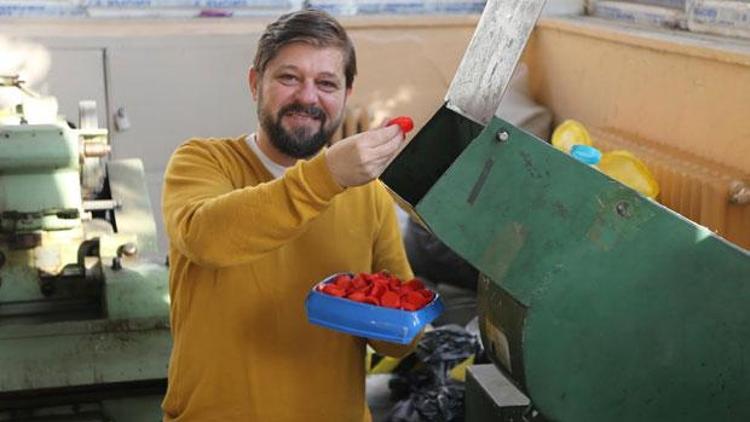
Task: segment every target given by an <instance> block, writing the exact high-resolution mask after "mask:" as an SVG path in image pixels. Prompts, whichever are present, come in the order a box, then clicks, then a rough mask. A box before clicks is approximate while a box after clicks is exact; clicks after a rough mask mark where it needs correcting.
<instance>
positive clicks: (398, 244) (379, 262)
mask: <svg viewBox="0 0 750 422" xmlns="http://www.w3.org/2000/svg"><path fill="white" fill-rule="evenodd" d="M376 183H377V186H376V187H377V192H376V194H377V197H378V199H377V204H378V214H379V215H380V217H381V218H380V220H381V224H380V228H379V231H378V235H377V237H376V239H375V244H374V245H373V264H372V265H373V268H372V271H373V272H377V271H381V270H387V271H389V272H391V273H393V274H395V275H396V276H398V277H399V278H400V279H401V280H404V281H408V280H411V279H412V278H414V274H413V273H412V270H411V267H410V266H409V261H408V260H407V258H406V251H405V250H404V242H403V240H402V238H401V231H400V229H399V225H398V219H397V218H396V209H395V208H394V207H395V204H394V202H393V198H391V195H390V194H389V193H388V191H387V190H386V189H385V187H384V186H382V184H381V182H380V181H378V182H376ZM421 337H422V333H419V335H417V337H415V338H414V340H413V341H412V342H411V344H397V343H389V342H386V341H379V340H368V343H369V344H370V346H372V348H373V349H375V351H376V352H377V353H379V354H381V355H385V356H392V357H401V356H405V355H407V354H408V353H410V352H411V351H412V350H414V348H415V347H416V345H417V343H418V342H419V339H420V338H421Z"/></svg>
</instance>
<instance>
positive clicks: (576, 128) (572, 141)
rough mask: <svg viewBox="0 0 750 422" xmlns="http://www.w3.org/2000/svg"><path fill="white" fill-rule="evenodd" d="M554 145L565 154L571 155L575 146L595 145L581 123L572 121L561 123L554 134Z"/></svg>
mask: <svg viewBox="0 0 750 422" xmlns="http://www.w3.org/2000/svg"><path fill="white" fill-rule="evenodd" d="M552 145H553V146H554V147H555V148H557V149H559V150H560V151H563V152H565V153H566V154H569V153H570V148H572V147H573V145H588V146H591V145H593V142H592V141H591V135H589V131H587V130H586V128H585V127H584V126H583V125H582V124H581V123H580V122H577V121H575V120H572V119H568V120H565V121H564V122H562V123H560V125H559V126H557V128H555V131H554V132H553V133H552Z"/></svg>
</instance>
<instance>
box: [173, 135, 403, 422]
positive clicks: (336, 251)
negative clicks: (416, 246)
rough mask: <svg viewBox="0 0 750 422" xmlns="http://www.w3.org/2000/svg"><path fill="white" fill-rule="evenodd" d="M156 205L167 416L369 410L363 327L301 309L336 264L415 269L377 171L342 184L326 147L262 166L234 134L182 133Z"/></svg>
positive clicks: (284, 417) (254, 417) (363, 415)
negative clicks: (164, 291)
mask: <svg viewBox="0 0 750 422" xmlns="http://www.w3.org/2000/svg"><path fill="white" fill-rule="evenodd" d="M162 205H163V213H164V221H165V225H166V229H167V233H168V234H169V238H170V250H169V259H170V268H169V270H170V275H169V289H170V296H171V315H170V317H171V324H172V337H173V349H172V356H171V360H170V364H169V388H168V391H167V395H166V397H165V399H164V403H163V405H162V407H163V409H164V413H165V416H164V418H165V420H166V421H261V422H265V421H269V422H285V421H305V422H315V421H321V422H322V421H325V422H331V421H337V422H338V421H357V422H360V421H367V420H369V419H370V415H369V411H368V410H367V406H366V403H365V401H364V398H365V392H364V387H365V368H364V361H365V346H366V344H367V341H366V340H365V339H362V338H357V337H353V336H350V335H346V334H340V333H337V332H334V331H331V330H328V329H325V328H322V327H318V326H314V325H312V324H310V323H308V322H307V317H306V316H305V309H304V300H305V296H306V295H307V292H308V291H309V289H310V288H311V287H312V285H313V284H315V283H316V282H317V281H319V280H321V279H323V278H324V277H326V276H327V275H329V274H331V273H335V272H341V271H350V272H355V273H356V272H374V271H379V270H384V269H387V270H389V271H391V272H392V273H394V274H396V275H398V276H399V277H401V278H406V279H408V278H411V277H412V273H411V269H410V268H409V265H408V262H407V260H406V254H405V253H404V249H403V245H402V241H401V234H400V232H399V229H398V224H397V221H396V216H395V211H394V208H393V207H394V206H393V201H392V199H391V197H390V195H389V194H388V193H387V191H386V190H385V188H384V187H383V186H382V184H381V183H380V182H378V181H376V182H371V183H369V184H367V185H364V186H360V187H355V188H349V189H342V188H341V187H340V186H339V185H338V184H337V183H336V182H335V180H334V179H333V177H332V175H331V173H330V171H329V169H328V165H327V163H326V159H325V154H324V153H321V154H318V155H317V156H316V157H314V158H312V159H310V160H300V161H299V162H298V163H297V164H296V165H295V166H293V167H291V168H290V169H288V170H287V172H286V173H285V175H284V177H282V178H279V179H276V180H272V177H271V175H270V174H269V173H268V171H267V170H266V169H265V167H263V165H262V164H261V162H260V161H259V160H258V158H257V157H256V156H255V155H254V154H253V152H252V151H251V150H250V148H249V147H248V146H247V144H246V143H245V140H244V138H238V139H222V140H192V141H190V142H187V143H186V144H184V145H183V146H181V147H180V148H179V149H178V150H177V151H176V152H175V154H174V155H173V156H172V159H171V161H170V163H169V166H168V168H167V172H166V175H165V183H164V191H163V204H162ZM371 344H372V345H373V347H374V348H375V349H376V350H377V351H378V352H379V353H382V354H389V355H401V354H405V353H407V352H408V351H409V350H410V346H401V345H395V344H388V343H383V342H371Z"/></svg>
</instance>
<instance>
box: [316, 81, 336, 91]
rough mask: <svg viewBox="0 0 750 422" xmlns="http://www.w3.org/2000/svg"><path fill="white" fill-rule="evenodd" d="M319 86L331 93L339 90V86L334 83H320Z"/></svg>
mask: <svg viewBox="0 0 750 422" xmlns="http://www.w3.org/2000/svg"><path fill="white" fill-rule="evenodd" d="M318 85H320V86H321V87H322V89H323V90H324V91H329V92H330V91H335V90H337V89H339V84H337V83H336V82H333V81H320V82H318Z"/></svg>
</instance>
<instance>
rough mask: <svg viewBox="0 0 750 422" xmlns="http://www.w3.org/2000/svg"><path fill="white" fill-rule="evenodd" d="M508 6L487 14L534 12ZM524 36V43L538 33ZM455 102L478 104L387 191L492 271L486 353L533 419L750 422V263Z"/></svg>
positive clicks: (428, 130) (457, 111)
mask: <svg viewBox="0 0 750 422" xmlns="http://www.w3.org/2000/svg"><path fill="white" fill-rule="evenodd" d="M496 3H498V1H492V0H490V1H489V2H488V3H487V9H486V10H485V13H487V10H491V11H492V10H496V8H497V7H507V9H508V10H510V11H513V10H518V9H517V8H516V7H513V4H515V5H516V6H520V5H519V3H520V2H519V1H514V0H508V1H507V2H506V3H507V4H506V5H505V6H499V5H497V4H496ZM493 16H496V15H493ZM524 16H525V17H526V18H525V19H532V18H533V19H536V18H535V17H533V16H532V15H528V14H513V13H509V14H508V15H502V16H501V19H500V20H499V21H496V24H497V25H503V24H506V23H510V24H512V22H514V19H516V18H523V17H524ZM482 20H484V17H483V18H482ZM480 22H481V21H480ZM515 27H516V28H517V29H518V31H519V32H518V37H519V38H520V39H517V40H516V42H520V41H523V37H524V36H527V35H528V34H525V33H524V32H523V28H526V27H527V25H526V24H525V23H517V24H516V25H515ZM482 30H486V29H482V28H481V27H480V28H478V29H477V31H482ZM497 37H499V38H502V37H504V35H502V34H500V35H497ZM475 38H476V36H475ZM471 51H472V50H471V48H470V49H469V51H468V52H467V55H469V54H472V53H471ZM502 53H503V52H502V51H500V52H498V54H502ZM473 54H478V53H476V52H474V53H473ZM474 59H476V57H473V58H469V59H466V58H465V59H464V62H475V60H474ZM477 60H478V59H477ZM485 62H486V63H489V62H490V60H487V61H485ZM469 68H470V69H474V70H473V71H477V68H478V67H477V65H474V66H471V67H469ZM461 69H462V67H460V68H459V72H461V71H462V70H461ZM493 69H494V68H493ZM511 69H512V67H511ZM490 73H492V72H490ZM492 78H493V79H495V80H496V81H500V82H502V81H503V80H506V79H507V78H505V76H504V75H502V74H500V75H495V76H493V77H492ZM478 79H479V78H478ZM455 80H471V78H470V77H467V75H457V76H456V79H454V81H455ZM490 85H492V86H495V85H494V84H490ZM500 86H502V83H500ZM474 89H477V90H480V89H482V87H481V86H480V85H474ZM449 94H450V93H449ZM474 94H476V95H479V92H475V93H474ZM501 94H502V89H499V90H498V91H497V93H496V95H498V96H500V95H501ZM448 98H449V100H450V99H453V100H454V101H459V102H460V101H462V100H461V99H460V98H466V104H465V106H461V104H458V106H456V104H453V105H451V104H446V106H444V107H442V108H441V109H439V110H438V111H437V113H436V114H435V115H434V116H433V118H432V119H431V120H430V121H429V122H428V123H427V124H426V125H425V126H424V128H423V129H422V130H421V131H420V132H419V133H418V134H417V135H416V136H415V137H414V138H413V139H412V141H411V142H410V144H409V145H408V146H407V147H406V148H405V150H404V151H403V152H402V153H401V154H400V155H399V156H398V157H397V158H396V160H394V162H393V163H392V164H391V165H390V166H389V168H388V169H387V170H386V171H385V173H384V174H383V176H382V179H383V181H384V182H385V183H386V185H387V186H388V187H389V188H390V189H391V190H392V191H393V192H394V193H395V194H396V196H397V197H398V198H399V199H400V200H401V201H402V202H403V203H405V204H406V205H407V206H408V207H409V208H410V209H411V210H412V211H413V214H414V215H416V216H417V217H418V220H419V221H421V222H422V223H423V224H424V225H425V226H426V227H428V228H429V229H430V230H431V231H432V232H433V233H434V234H435V235H437V237H438V238H440V239H441V240H442V241H443V242H444V243H445V244H446V245H447V246H449V247H450V248H451V249H453V250H454V251H455V252H456V253H458V254H459V255H460V256H462V257H463V258H464V259H465V260H467V261H468V262H469V263H471V264H472V265H473V266H474V267H476V268H477V269H478V270H479V271H480V272H481V273H483V276H482V277H480V281H479V291H478V301H479V318H480V331H481V334H482V339H483V344H484V345H485V348H486V350H487V351H488V353H489V355H490V357H491V358H492V360H493V362H494V363H495V364H496V365H497V367H498V368H501V369H502V370H503V372H504V373H505V374H506V375H508V376H509V377H510V378H511V379H512V380H513V382H514V383H515V385H516V386H517V387H518V388H520V390H521V391H523V393H524V394H526V395H527V396H528V397H529V398H530V400H531V407H530V408H529V412H530V415H531V416H532V417H533V420H537V419H540V420H541V419H548V420H555V421H563V422H565V421H571V422H582V421H604V420H606V421H633V420H675V421H702V420H747V419H750V403H748V402H747V400H745V398H746V397H747V396H748V394H750V387H749V386H748V385H747V382H745V381H746V380H747V379H750V368H749V367H748V366H747V365H745V364H744V360H745V357H744V356H745V353H746V351H747V350H748V348H750V314H748V313H747V312H746V311H745V309H746V307H747V305H746V303H745V302H746V301H747V298H748V297H750V283H749V282H748V281H750V254H748V252H747V251H744V250H742V249H740V248H738V247H737V246H735V245H733V244H730V243H728V242H726V241H725V240H723V239H721V238H719V237H717V236H716V235H715V234H714V233H712V232H710V231H709V230H707V229H705V228H704V227H701V226H699V225H697V224H695V223H693V222H691V221H688V220H686V219H685V218H683V217H681V216H680V215H678V214H676V213H674V212H672V211H670V210H668V209H666V208H664V207H662V206H661V205H659V204H657V203H655V202H653V201H651V200H649V199H648V198H645V197H643V196H641V195H639V194H638V193H637V192H635V191H633V190H631V189H629V188H627V187H625V186H624V185H621V184H620V183H618V182H616V181H614V180H612V179H610V178H608V177H607V176H605V175H604V174H602V173H601V172H599V171H597V170H596V169H593V168H591V167H589V166H586V165H583V164H580V163H578V162H577V161H575V160H574V159H573V158H571V157H569V156H567V155H565V154H563V153H561V152H560V151H558V150H556V149H554V148H553V147H551V146H550V145H549V144H547V143H546V142H544V141H541V140H539V139H537V138H535V137H534V136H532V135H530V134H528V133H525V132H523V131H522V130H519V129H518V128H516V127H514V126H513V125H511V124H509V123H508V122H506V121H504V120H502V119H500V118H497V117H492V118H491V119H485V117H486V116H487V113H486V112H487V111H488V110H487V109H486V108H483V107H490V106H491V105H492V104H494V102H492V101H489V100H487V101H484V100H482V101H481V102H482V103H483V104H485V106H481V105H480V106H478V107H479V108H478V109H477V108H472V107H473V106H472V104H474V103H472V102H471V101H470V99H471V96H462V97H451V96H450V95H449V97H448ZM482 98H484V97H482ZM487 104H489V105H490V106H487ZM464 113H468V114H470V115H464ZM491 115H492V114H491V113H490V114H489V116H491ZM483 125H486V126H484V127H483ZM469 393H471V392H470V391H469ZM508 415H509V416H508V417H507V418H505V419H501V420H518V419H514V418H515V417H516V416H517V414H516V413H513V412H510V413H508ZM524 418H525V419H527V420H529V418H528V417H527V416H524Z"/></svg>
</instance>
